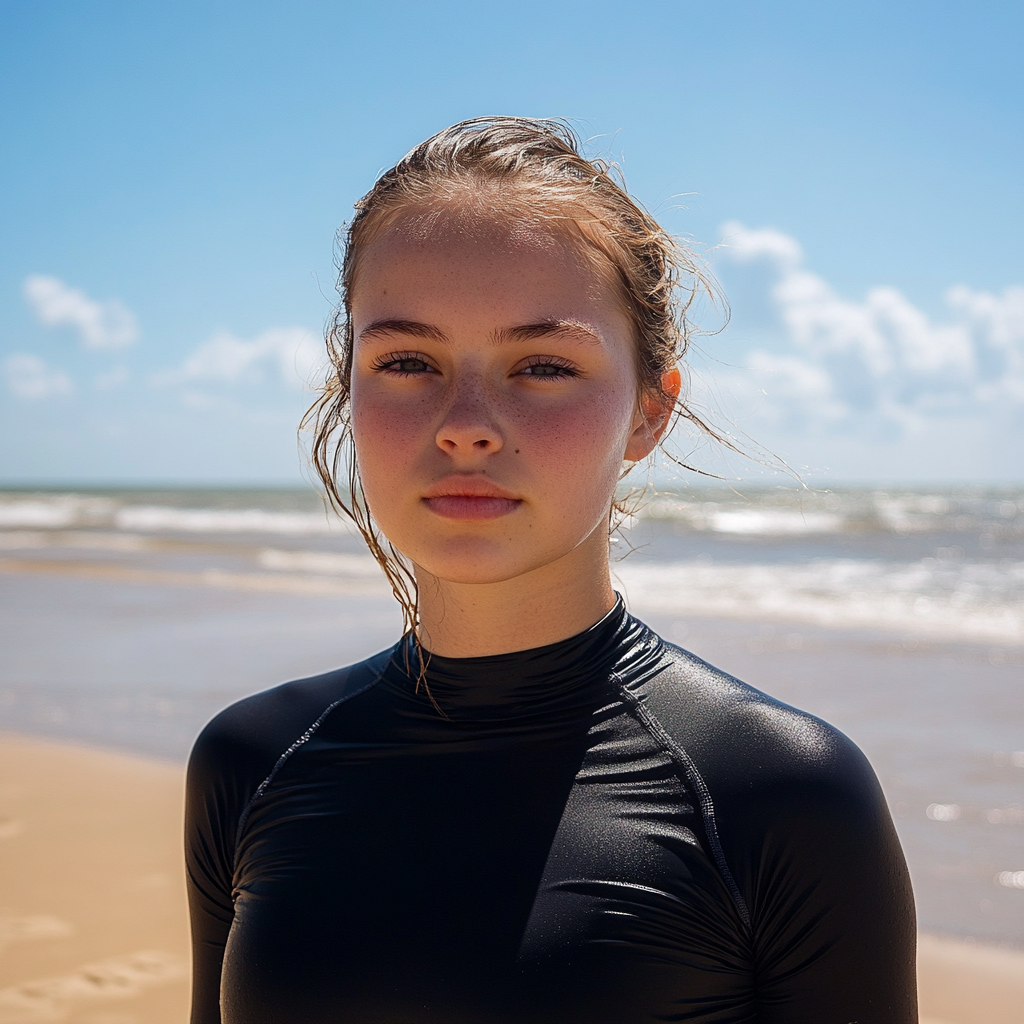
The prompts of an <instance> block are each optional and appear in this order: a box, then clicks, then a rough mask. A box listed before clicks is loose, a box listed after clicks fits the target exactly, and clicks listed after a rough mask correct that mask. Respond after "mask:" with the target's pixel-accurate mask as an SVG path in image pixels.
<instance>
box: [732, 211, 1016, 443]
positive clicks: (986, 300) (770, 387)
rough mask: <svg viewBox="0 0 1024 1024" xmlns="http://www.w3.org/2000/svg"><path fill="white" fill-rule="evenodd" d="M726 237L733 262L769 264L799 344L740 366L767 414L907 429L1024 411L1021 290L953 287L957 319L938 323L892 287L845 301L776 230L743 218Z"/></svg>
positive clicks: (789, 334)
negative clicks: (1001, 410)
mask: <svg viewBox="0 0 1024 1024" xmlns="http://www.w3.org/2000/svg"><path fill="white" fill-rule="evenodd" d="M722 230H723V233H724V235H725V238H726V241H725V245H724V248H725V251H726V254H727V257H728V258H729V259H730V260H732V261H733V262H735V263H739V264H750V263H754V262H761V263H763V264H767V266H768V268H769V269H770V271H771V273H772V277H773V282H772V284H771V287H770V298H771V301H772V305H773V307H774V309H775V312H776V314H777V316H778V322H779V326H781V327H782V329H783V334H784V338H785V341H786V342H787V344H788V345H789V346H791V349H790V351H786V352H781V353H780V352H769V351H765V350H756V351H754V352H750V353H748V354H747V357H746V358H745V360H744V363H745V364H746V366H747V367H748V368H749V370H753V371H755V376H758V377H759V378H760V379H761V380H762V381H763V387H764V391H765V394H766V396H767V397H766V398H765V399H764V400H763V401H762V403H761V410H762V412H763V413H764V414H766V415H767V416H768V417H769V418H771V419H774V420H783V419H788V420H790V421H796V420H800V421H803V422H804V423H806V421H807V420H811V421H819V422H828V423H832V424H838V423H841V422H843V421H844V420H852V419H856V418H860V419H863V418H865V417H867V418H871V416H872V415H873V416H874V417H876V419H880V420H882V421H885V422H887V423H888V424H890V426H896V427H897V428H899V429H900V430H901V431H903V430H908V429H909V430H915V429H921V428H922V427H923V426H924V425H925V424H926V423H927V422H928V420H929V418H930V417H933V416H935V415H939V414H941V415H949V414H957V415H977V414H980V413H983V412H985V413H987V412H991V410H992V405H993V403H997V404H999V405H1001V406H1004V407H1014V408H1016V407H1018V406H1021V405H1024V288H1020V287H1017V288H1008V289H1006V291H1004V292H1003V293H1002V295H994V294H991V293H988V292H977V291H973V290H972V289H970V288H967V287H965V286H963V285H961V286H958V287H955V288H953V289H951V290H950V291H949V293H948V294H947V296H946V299H947V305H948V308H949V314H950V315H949V318H948V319H947V320H946V321H945V322H942V323H938V322H935V321H933V320H932V319H931V318H930V317H929V316H928V315H927V314H925V313H924V312H923V311H922V310H920V309H918V308H917V307H916V306H915V305H914V304H913V303H912V302H910V300H909V299H907V298H906V296H904V295H903V294H902V293H901V292H900V291H898V290H897V289H895V288H891V287H877V288H872V289H871V290H870V291H869V292H868V293H867V294H866V295H865V297H864V299H863V301H860V302H855V301H850V300H849V299H845V298H843V297H842V296H840V295H838V294H837V293H836V291H835V289H833V288H832V286H831V285H830V284H829V283H828V282H827V281H825V280H824V279H823V278H821V277H819V276H818V275H817V274H814V273H812V272H811V271H809V270H807V269H806V268H805V267H804V266H803V252H802V250H801V247H800V245H799V243H798V242H797V241H796V240H795V239H793V238H791V237H790V236H788V235H785V234H783V233H782V232H780V231H775V230H773V229H766V228H762V229H758V230H751V229H748V228H746V227H744V226H743V225H742V224H739V223H737V222H730V223H728V224H726V225H724V226H723V229H722ZM727 383H728V385H729V386H730V387H731V389H732V390H733V391H734V392H737V393H739V394H740V395H741V396H742V394H743V393H744V392H747V393H749V391H750V384H749V381H748V382H747V383H744V382H743V374H733V375H730V379H729V380H728V382H727Z"/></svg>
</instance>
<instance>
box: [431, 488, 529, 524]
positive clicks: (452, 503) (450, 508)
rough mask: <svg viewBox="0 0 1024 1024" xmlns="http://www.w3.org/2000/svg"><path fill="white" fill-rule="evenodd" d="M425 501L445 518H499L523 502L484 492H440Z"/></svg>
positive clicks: (432, 510) (436, 513) (432, 509)
mask: <svg viewBox="0 0 1024 1024" xmlns="http://www.w3.org/2000/svg"><path fill="white" fill-rule="evenodd" d="M423 501H424V503H425V504H426V506H427V508H429V509H430V511H431V512H433V513H434V514H435V515H439V516H441V517H442V518H444V519H498V518H500V517H501V516H507V515H508V514H509V513H510V512H514V511H515V510H516V509H517V508H519V506H520V505H521V504H522V502H521V501H519V500H518V499H516V498H497V497H494V496H492V495H483V494H439V495H438V496H437V497H435V498H424V499H423Z"/></svg>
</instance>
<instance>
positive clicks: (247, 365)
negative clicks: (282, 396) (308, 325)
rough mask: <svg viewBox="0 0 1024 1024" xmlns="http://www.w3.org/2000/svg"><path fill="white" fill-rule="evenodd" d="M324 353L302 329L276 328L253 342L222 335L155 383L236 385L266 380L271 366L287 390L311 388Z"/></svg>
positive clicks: (158, 376) (224, 333) (196, 351)
mask: <svg viewBox="0 0 1024 1024" xmlns="http://www.w3.org/2000/svg"><path fill="white" fill-rule="evenodd" d="M322 351H323V350H322V345H321V344H319V343H318V342H317V341H315V340H314V338H313V335H312V334H311V333H310V332H309V331H307V330H304V329H303V328H301V327H273V328H271V329H270V330H266V331H263V332H262V333H261V334H258V335H256V337H255V338H250V339H245V338H239V337H236V336H235V335H234V334H229V333H228V332H226V331H221V332H220V333H218V334H215V335H213V337H211V338H210V339H209V340H208V341H205V342H203V344H202V345H200V346H199V347H198V348H197V349H195V350H194V351H193V352H192V353H191V354H190V355H189V356H188V357H187V358H186V359H185V361H184V363H182V365H181V366H180V367H178V368H177V369H173V370H164V371H163V372H161V373H159V374H157V375H156V376H155V377H154V378H153V380H154V383H157V384H185V383H191V382H196V381H209V382H211V383H224V384H234V383H238V382H243V381H247V380H248V381H257V380H262V379H263V378H264V370H265V368H266V367H267V366H268V365H269V366H271V367H274V368H275V369H276V370H277V374H278V376H279V378H280V379H281V380H282V381H283V382H284V383H285V384H286V385H287V386H289V387H291V388H294V389H300V388H303V387H306V388H309V387H311V386H312V385H313V378H314V376H315V374H316V372H317V370H318V368H319V367H320V365H321V363H322Z"/></svg>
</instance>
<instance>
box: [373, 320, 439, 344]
mask: <svg viewBox="0 0 1024 1024" xmlns="http://www.w3.org/2000/svg"><path fill="white" fill-rule="evenodd" d="M378 334H409V335H412V337H414V338H426V339H427V340H428V341H439V342H442V343H447V341H448V337H447V335H446V334H445V333H444V331H442V330H440V329H439V328H437V327H434V326H433V325H432V324H421V323H420V322H419V321H417V320H394V319H390V320H374V322H373V323H372V324H368V325H367V326H366V327H364V328H363V329H362V330H361V331H360V332H359V337H360V340H361V339H363V338H372V337H374V336H376V335H378Z"/></svg>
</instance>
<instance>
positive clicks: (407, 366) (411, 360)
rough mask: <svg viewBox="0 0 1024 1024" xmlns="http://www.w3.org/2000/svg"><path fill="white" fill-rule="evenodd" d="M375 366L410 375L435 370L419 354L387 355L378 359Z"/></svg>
mask: <svg viewBox="0 0 1024 1024" xmlns="http://www.w3.org/2000/svg"><path fill="white" fill-rule="evenodd" d="M373 368H374V369H375V370H381V371H383V372H385V373H399V374H409V375H414V374H419V373H433V372H434V368H433V367H432V366H431V365H430V364H429V363H428V362H427V361H426V360H425V359H420V357H419V356H385V357H384V358H383V359H378V360H377V362H376V363H374V365H373Z"/></svg>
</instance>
